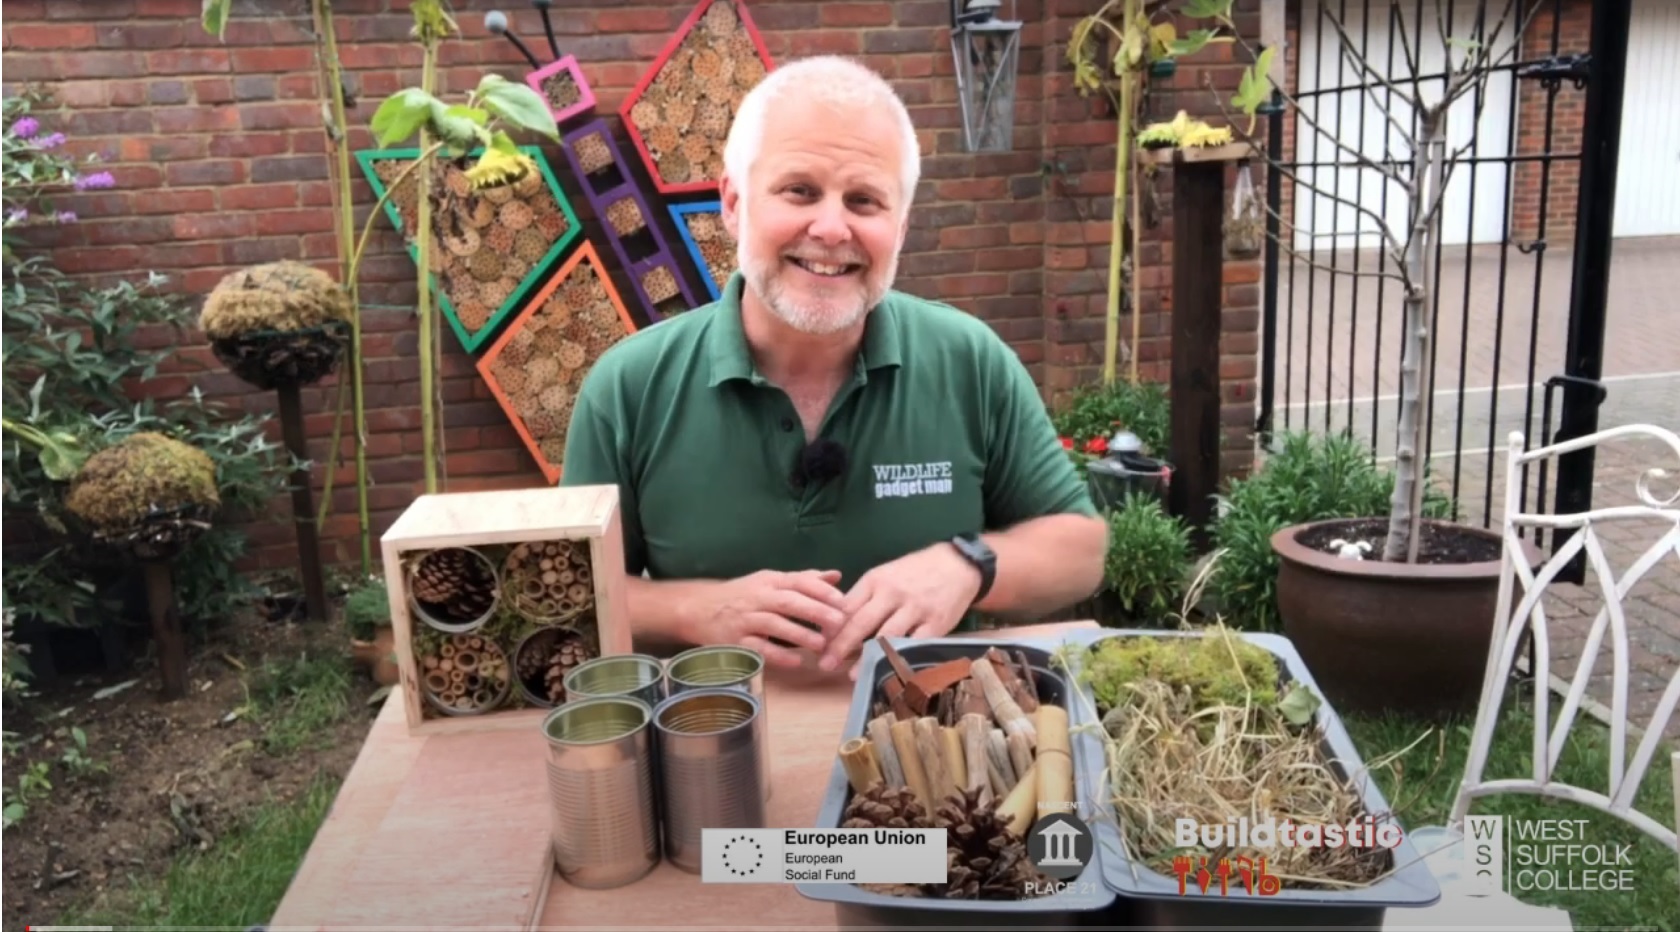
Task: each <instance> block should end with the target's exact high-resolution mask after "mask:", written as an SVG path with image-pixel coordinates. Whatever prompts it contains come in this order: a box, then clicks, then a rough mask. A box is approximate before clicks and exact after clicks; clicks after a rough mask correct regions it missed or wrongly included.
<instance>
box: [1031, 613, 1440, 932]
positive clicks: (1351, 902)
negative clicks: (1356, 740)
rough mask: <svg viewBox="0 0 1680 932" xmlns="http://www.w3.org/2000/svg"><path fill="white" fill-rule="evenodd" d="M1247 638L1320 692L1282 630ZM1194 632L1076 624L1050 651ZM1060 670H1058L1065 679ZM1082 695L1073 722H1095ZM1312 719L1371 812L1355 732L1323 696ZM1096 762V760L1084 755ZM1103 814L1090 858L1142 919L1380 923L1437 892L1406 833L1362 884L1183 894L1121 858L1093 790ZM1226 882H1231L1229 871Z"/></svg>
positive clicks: (1372, 797) (1375, 801)
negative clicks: (1383, 868)
mask: <svg viewBox="0 0 1680 932" xmlns="http://www.w3.org/2000/svg"><path fill="white" fill-rule="evenodd" d="M1233 633H1234V634H1236V635H1237V636H1239V637H1242V638H1243V639H1244V640H1246V641H1248V642H1250V643H1252V644H1254V645H1256V646H1258V647H1261V648H1264V649H1266V650H1267V651H1269V652H1271V654H1272V655H1273V656H1274V657H1276V658H1277V660H1278V666H1279V670H1280V672H1281V673H1282V674H1283V676H1284V678H1285V680H1286V681H1287V680H1295V681H1298V682H1300V683H1302V684H1303V685H1305V686H1307V687H1308V688H1310V689H1311V690H1312V691H1313V692H1315V693H1317V694H1318V695H1319V697H1320V698H1322V697H1323V695H1324V694H1323V692H1322V691H1321V690H1320V689H1319V688H1318V684H1317V683H1316V682H1315V681H1314V680H1313V678H1312V674H1311V673H1309V672H1308V670H1307V665H1306V662H1305V661H1304V660H1302V659H1301V655H1300V654H1299V653H1297V652H1296V650H1295V647H1294V645H1293V644H1291V643H1290V642H1289V639H1288V638H1284V637H1280V636H1278V635H1275V634H1262V633H1257V632H1247V631H1243V632H1233ZM1200 636H1201V635H1200V633H1199V632H1194V631H1157V630H1143V629H1125V628H1121V629H1115V628H1089V629H1073V630H1070V631H1068V632H1067V633H1066V634H1064V635H1062V636H1061V637H1059V638H1058V639H1057V642H1058V643H1057V644H1056V645H1054V646H1052V647H1051V650H1054V649H1055V648H1056V647H1059V646H1061V645H1062V644H1067V643H1072V644H1077V645H1079V646H1081V647H1083V648H1086V649H1089V648H1090V647H1092V646H1093V645H1095V644H1097V643H1098V642H1099V641H1106V640H1110V639H1114V638H1128V637H1200ZM1067 675H1068V674H1067V673H1066V671H1063V672H1062V676H1063V678H1064V680H1065V679H1066V677H1067ZM1080 693H1081V695H1082V696H1083V698H1082V699H1081V700H1079V701H1077V702H1074V703H1073V706H1074V707H1073V708H1072V709H1070V710H1069V719H1070V722H1072V725H1071V726H1070V727H1074V728H1077V727H1078V726H1079V725H1082V724H1089V723H1092V722H1094V721H1095V714H1096V697H1095V695H1094V694H1093V693H1092V692H1091V690H1090V689H1089V688H1085V687H1081V688H1080ZM1317 718H1318V724H1319V725H1320V726H1321V727H1322V730H1323V734H1324V744H1325V748H1324V751H1325V755H1326V757H1327V758H1329V761H1330V765H1331V766H1332V767H1334V768H1336V770H1337V772H1338V773H1339V775H1341V776H1342V777H1344V778H1347V777H1349V776H1350V775H1351V776H1352V777H1353V779H1352V782H1353V784H1354V785H1355V786H1356V787H1357V788H1358V789H1359V792H1360V796H1361V797H1362V798H1363V800H1364V802H1365V808H1366V810H1367V811H1368V812H1370V813H1372V814H1378V813H1384V812H1387V811H1389V805H1388V801H1387V800H1386V799H1385V798H1384V797H1383V794H1382V791H1381V790H1380V789H1379V788H1378V787H1377V785H1376V782H1375V781H1374V780H1372V779H1371V777H1370V774H1368V773H1366V772H1365V769H1364V762H1363V761H1362V760H1361V759H1360V756H1359V751H1358V750H1357V749H1356V748H1355V747H1354V744H1353V739H1352V738H1351V737H1350V736H1349V735H1348V733H1347V729H1346V728H1345V727H1344V726H1343V725H1342V721H1341V718H1340V717H1339V716H1338V715H1337V714H1336V713H1335V711H1334V710H1333V709H1331V708H1330V705H1329V703H1328V702H1324V703H1323V704H1321V705H1320V706H1319V707H1318V712H1317ZM1079 739H1084V740H1085V741H1087V742H1089V745H1094V746H1095V747H1094V749H1093V748H1092V747H1090V746H1087V747H1086V748H1085V755H1084V756H1083V757H1082V758H1079V756H1078V755H1075V756H1076V758H1077V759H1079V760H1081V761H1082V762H1084V764H1085V766H1087V767H1094V772H1093V773H1092V774H1089V775H1087V778H1088V779H1089V781H1090V783H1091V785H1092V786H1093V787H1094V786H1097V785H1098V784H1100V783H1101V782H1102V781H1103V779H1104V770H1105V768H1106V762H1105V761H1104V755H1103V753H1102V750H1101V743H1100V739H1099V738H1098V737H1097V736H1096V735H1094V734H1089V733H1086V734H1081V735H1080V736H1078V738H1076V740H1079ZM1092 761H1095V763H1094V764H1093V763H1091V762H1092ZM1092 795H1093V797H1094V798H1096V799H1097V807H1098V811H1099V812H1100V815H1099V816H1097V818H1096V819H1095V820H1094V821H1093V823H1092V825H1093V830H1094V832H1095V834H1096V840H1097V858H1096V863H1098V864H1100V865H1101V866H1102V874H1103V880H1104V881H1105V882H1106V884H1107V885H1108V886H1109V888H1110V889H1112V890H1114V891H1115V892H1116V893H1118V894H1119V895H1120V898H1121V900H1122V902H1123V903H1126V904H1127V907H1128V909H1127V912H1128V913H1129V914H1130V916H1129V918H1130V919H1131V920H1132V921H1135V922H1137V923H1138V924H1140V925H1143V926H1247V927H1298V926H1311V925H1332V926H1338V927H1371V928H1377V927H1380V926H1381V925H1382V923H1383V918H1384V916H1385V914H1386V911H1387V910H1388V909H1391V908H1421V907H1426V906H1431V905H1433V904H1435V903H1436V902H1438V901H1439V900H1440V899H1441V887H1440V885H1439V884H1438V883H1437V882H1436V881H1435V876H1434V874H1432V873H1430V871H1429V867H1428V865H1427V864H1425V863H1424V861H1423V858H1422V857H1421V856H1420V855H1419V854H1418V851H1417V849H1416V848H1414V847H1413V846H1412V843H1411V839H1410V836H1409V834H1403V835H1402V838H1401V841H1400V845H1399V847H1397V848H1395V849H1394V859H1395V864H1396V865H1398V866H1399V869H1398V870H1396V871H1394V872H1393V873H1392V874H1390V875H1389V876H1388V877H1387V878H1385V879H1383V880H1381V881H1379V882H1377V883H1375V884H1372V885H1370V886H1368V887H1362V888H1358V889H1349V890H1291V889H1287V888H1285V889H1283V890H1280V891H1278V892H1277V893H1276V894H1273V895H1271V896H1265V897H1262V896H1258V895H1251V894H1250V893H1249V892H1248V891H1247V890H1246V889H1242V888H1241V887H1240V885H1238V886H1235V887H1231V888H1229V889H1228V891H1227V893H1226V894H1225V895H1223V896H1222V895H1220V893H1219V891H1218V888H1217V886H1215V887H1210V888H1209V891H1208V892H1207V893H1203V892H1202V891H1201V890H1200V888H1198V887H1195V886H1191V887H1190V888H1189V889H1188V890H1186V892H1185V893H1184V894H1180V893H1179V892H1178V878H1177V877H1171V876H1168V875H1165V874H1161V873H1158V872H1156V871H1154V870H1152V869H1151V868H1149V867H1146V866H1144V865H1143V864H1140V863H1135V862H1134V861H1133V860H1132V859H1131V858H1130V857H1128V856H1127V854H1126V851H1125V848H1124V846H1123V845H1122V844H1121V842H1120V834H1119V830H1118V828H1117V825H1116V817H1115V813H1114V808H1113V806H1112V805H1111V804H1109V802H1108V794H1107V793H1106V792H1101V793H1098V792H1093V794H1092ZM1401 828H1402V831H1404V828H1405V827H1404V826H1401ZM1232 883H1233V884H1235V883H1236V881H1235V879H1234V878H1233V880H1232Z"/></svg>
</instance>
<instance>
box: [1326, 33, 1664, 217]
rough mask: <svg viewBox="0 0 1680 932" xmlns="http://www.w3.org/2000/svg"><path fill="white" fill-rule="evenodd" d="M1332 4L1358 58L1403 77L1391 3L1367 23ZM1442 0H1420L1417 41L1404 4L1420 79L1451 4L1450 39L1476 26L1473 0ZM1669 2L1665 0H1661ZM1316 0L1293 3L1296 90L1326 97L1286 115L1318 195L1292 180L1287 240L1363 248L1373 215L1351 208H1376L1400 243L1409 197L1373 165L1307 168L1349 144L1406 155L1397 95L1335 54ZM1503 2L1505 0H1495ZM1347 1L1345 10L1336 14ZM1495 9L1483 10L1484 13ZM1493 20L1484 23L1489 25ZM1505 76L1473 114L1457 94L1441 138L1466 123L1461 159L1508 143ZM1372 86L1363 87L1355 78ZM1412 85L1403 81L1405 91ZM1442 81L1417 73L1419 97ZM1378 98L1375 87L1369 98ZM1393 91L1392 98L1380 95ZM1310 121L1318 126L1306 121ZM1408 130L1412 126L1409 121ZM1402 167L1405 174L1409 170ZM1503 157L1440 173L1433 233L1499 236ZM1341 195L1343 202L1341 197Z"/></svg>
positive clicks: (1435, 71)
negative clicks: (1292, 232)
mask: <svg viewBox="0 0 1680 932" xmlns="http://www.w3.org/2000/svg"><path fill="white" fill-rule="evenodd" d="M1327 2H1328V7H1329V10H1330V11H1331V12H1332V13H1334V14H1335V15H1336V16H1337V17H1338V18H1340V19H1341V22H1342V26H1343V29H1344V30H1345V31H1346V33H1347V35H1348V38H1349V39H1350V40H1351V41H1352V44H1353V48H1355V49H1357V50H1359V51H1360V52H1361V54H1362V57H1363V58H1364V60H1365V61H1366V62H1368V63H1370V65H1371V66H1372V67H1373V68H1377V69H1379V70H1380V71H1381V72H1382V73H1383V74H1384V75H1385V76H1388V77H1391V78H1392V77H1399V76H1409V75H1410V74H1411V69H1410V66H1409V65H1408V64H1407V54H1406V48H1407V44H1408V43H1403V42H1401V41H1399V40H1398V39H1397V38H1396V39H1394V40H1393V41H1391V37H1393V35H1394V30H1393V29H1391V28H1390V22H1389V17H1390V15H1391V14H1390V9H1391V8H1390V7H1389V5H1388V4H1380V5H1379V4H1371V5H1370V6H1371V8H1372V12H1371V19H1372V20H1373V21H1372V22H1371V23H1370V24H1369V28H1367V24H1366V23H1365V22H1364V21H1363V19H1362V16H1363V9H1364V7H1365V4H1362V3H1342V2H1340V0H1327ZM1436 2H1439V0H1425V2H1423V3H1422V4H1421V5H1422V8H1423V24H1424V28H1423V29H1422V30H1421V35H1422V42H1421V43H1420V42H1419V41H1418V36H1419V35H1420V30H1419V29H1418V27H1417V23H1416V22H1415V18H1416V15H1417V8H1418V4H1411V3H1407V4H1402V5H1401V6H1403V7H1404V8H1405V9H1404V13H1403V14H1402V15H1403V16H1404V18H1405V30H1406V36H1407V39H1408V41H1409V45H1410V48H1411V50H1412V54H1413V55H1418V54H1419V50H1420V47H1421V65H1420V68H1419V73H1420V74H1422V75H1424V76H1426V77H1428V76H1432V75H1440V74H1441V73H1442V71H1443V69H1444V67H1445V62H1446V56H1445V47H1444V45H1443V43H1442V41H1441V38H1440V32H1441V30H1440V26H1439V22H1440V19H1441V18H1444V16H1445V15H1446V12H1447V11H1446V9H1445V7H1446V6H1449V5H1450V6H1452V7H1453V8H1454V9H1453V16H1454V18H1455V19H1456V20H1457V22H1456V23H1454V24H1453V26H1452V27H1451V36H1452V37H1453V38H1455V39H1456V38H1459V37H1465V38H1468V37H1469V36H1470V35H1472V34H1473V31H1474V27H1475V11H1474V9H1473V8H1474V6H1475V4H1471V3H1457V4H1443V6H1442V8H1441V9H1437V8H1436V6H1435V3H1436ZM1659 2H1663V3H1665V4H1666V2H1667V0H1659ZM1324 4H1325V0H1301V33H1300V43H1301V54H1300V58H1299V61H1300V65H1299V71H1298V73H1297V83H1298V86H1299V90H1300V92H1301V93H1306V92H1310V91H1314V90H1317V89H1320V88H1322V89H1324V93H1323V94H1319V95H1311V96H1307V97H1304V98H1302V99H1301V110H1302V113H1303V114H1304V117H1305V118H1303V119H1298V120H1296V121H1295V132H1296V150H1295V161H1296V162H1297V163H1299V164H1301V165H1302V167H1301V168H1300V169H1298V170H1297V171H1298V174H1299V176H1300V178H1301V179H1302V180H1303V181H1304V182H1306V183H1308V184H1311V185H1312V186H1314V187H1316V188H1318V189H1319V190H1318V192H1313V191H1309V190H1306V189H1305V188H1304V187H1300V186H1297V188H1296V194H1295V205H1294V207H1295V218H1296V219H1295V225H1296V236H1295V241H1296V248H1297V249H1306V248H1309V247H1312V246H1316V247H1317V248H1318V249H1320V250H1323V249H1327V248H1356V247H1371V246H1376V245H1378V244H1379V243H1380V241H1381V240H1380V235H1379V234H1377V233H1375V232H1374V231H1375V230H1376V228H1377V227H1376V224H1375V223H1374V222H1373V221H1372V219H1371V218H1370V217H1369V216H1365V215H1364V214H1363V213H1362V212H1361V211H1360V210H1358V209H1355V208H1354V207H1353V206H1352V205H1353V204H1359V205H1361V206H1362V207H1363V208H1365V209H1366V210H1369V211H1372V212H1374V213H1376V214H1377V215H1379V216H1381V217H1383V218H1384V219H1385V221H1386V222H1387V223H1388V224H1389V226H1390V228H1391V229H1393V230H1395V231H1396V235H1397V236H1399V237H1400V238H1401V239H1402V240H1404V237H1405V232H1404V225H1405V222H1406V213H1407V211H1406V198H1405V194H1404V192H1403V190H1402V189H1401V188H1400V187H1399V186H1398V185H1396V184H1394V183H1393V182H1391V181H1388V180H1387V179H1385V178H1383V177H1382V176H1381V175H1379V174H1378V173H1377V172H1375V171H1372V170H1370V169H1367V168H1357V167H1330V166H1328V165H1326V166H1323V167H1316V168H1314V167H1310V166H1312V164H1313V163H1332V162H1336V163H1342V164H1343V165H1345V164H1346V163H1348V162H1350V160H1351V159H1352V156H1351V155H1350V154H1349V153H1348V152H1347V151H1346V150H1345V149H1342V148H1341V147H1340V146H1338V144H1337V141H1338V140H1339V141H1340V143H1341V145H1342V146H1347V147H1350V148H1356V149H1357V150H1358V151H1359V153H1360V154H1362V155H1363V156H1364V157H1366V158H1369V159H1371V160H1373V161H1378V162H1381V161H1384V160H1388V159H1392V160H1399V161H1402V162H1407V161H1409V160H1410V158H1411V149H1410V146H1409V145H1408V144H1407V142H1406V135H1405V134H1402V133H1401V131H1400V130H1398V129H1396V128H1395V127H1394V126H1393V125H1392V124H1391V123H1390V122H1389V120H1388V119H1387V118H1386V117H1385V116H1384V115H1383V109H1384V107H1387V108H1388V109H1389V110H1390V111H1391V112H1393V113H1394V115H1395V116H1396V118H1397V119H1398V120H1399V122H1400V124H1401V125H1402V126H1407V127H1409V126H1410V119H1409V109H1408V108H1407V106H1406V105H1405V103H1404V102H1403V101H1402V100H1401V99H1398V96H1397V95H1391V94H1390V92H1388V91H1386V90H1384V89H1383V88H1382V87H1381V85H1380V84H1377V82H1375V81H1373V80H1372V79H1371V78H1370V77H1368V76H1366V75H1365V74H1364V73H1363V72H1362V71H1361V70H1360V68H1359V66H1358V64H1356V63H1355V62H1354V61H1352V60H1349V58H1348V57H1347V56H1345V55H1343V54H1342V41H1343V40H1342V39H1341V37H1340V36H1339V35H1338V34H1337V32H1336V28H1335V26H1334V25H1333V24H1332V23H1331V21H1330V20H1328V19H1325V18H1323V14H1322V11H1321V7H1322V6H1323V5H1324ZM1491 6H1492V8H1494V9H1496V10H1497V9H1503V5H1502V4H1492V5H1491ZM1344 7H1345V8H1346V10H1347V12H1346V15H1345V17H1344V16H1343V15H1342V13H1341V11H1342V9H1343V8H1344ZM1491 18H1492V17H1490V19H1491ZM1489 28H1491V23H1490V24H1489ZM1513 32H1514V30H1513V29H1512V27H1511V26H1510V25H1507V26H1506V27H1505V29H1504V30H1503V32H1502V33H1501V34H1500V36H1499V41H1500V44H1501V45H1502V46H1506V47H1508V46H1509V45H1510V43H1511V42H1512V41H1513V38H1512V34H1513ZM1464 54H1465V53H1464V52H1463V51H1462V50H1455V56H1454V57H1455V58H1456V59H1458V60H1460V61H1462V59H1463V55H1464ZM1512 83H1513V82H1512V77H1511V73H1510V71H1501V72H1496V73H1495V74H1494V75H1492V76H1491V77H1490V78H1489V79H1488V84H1487V93H1486V95H1485V97H1484V99H1483V101H1482V103H1481V119H1480V120H1477V119H1476V110H1477V102H1476V99H1475V97H1474V95H1466V96H1465V97H1462V98H1460V99H1459V100H1458V101H1457V102H1456V103H1455V104H1454V105H1453V108H1452V109H1451V110H1450V111H1449V112H1448V119H1447V145H1448V147H1449V151H1451V150H1453V149H1456V148H1457V147H1458V146H1462V145H1464V144H1465V143H1467V142H1469V141H1470V139H1471V136H1472V130H1473V129H1475V128H1477V127H1478V124H1479V133H1478V134H1477V135H1476V144H1475V146H1474V147H1473V148H1472V149H1470V150H1468V151H1467V152H1466V153H1465V155H1466V158H1467V159H1469V158H1474V157H1476V156H1477V155H1480V156H1482V157H1484V158H1501V157H1503V156H1504V155H1505V154H1506V153H1507V152H1509V151H1510V147H1509V139H1510V132H1511V108H1512V93H1513V88H1512ZM1365 85H1377V87H1376V89H1375V90H1371V91H1367V90H1365V89H1364V87H1363V86H1365ZM1407 90H1408V92H1409V88H1407ZM1441 90H1442V82H1441V81H1440V80H1435V81H1429V82H1425V83H1424V85H1423V94H1424V99H1425V100H1426V101H1428V100H1439V99H1440V96H1441ZM1372 95H1376V96H1374V97H1373V96H1372ZM1390 97H1395V99H1394V100H1393V102H1392V103H1389V102H1388V98H1390ZM1307 119H1311V120H1312V121H1313V122H1315V123H1317V124H1318V127H1319V129H1320V130H1322V131H1323V132H1318V131H1315V130H1314V129H1313V127H1312V126H1311V125H1310V124H1309V123H1308V122H1307ZM1408 132H1409V130H1408ZM1408 174H1409V173H1408ZM1506 175H1507V168H1506V166H1505V165H1503V164H1500V163H1497V162H1482V163H1479V164H1474V163H1471V162H1469V161H1465V162H1461V163H1460V164H1459V165H1458V166H1457V168H1456V169H1454V171H1453V174H1452V178H1451V180H1450V181H1449V182H1448V186H1447V196H1446V201H1445V203H1444V204H1443V213H1442V226H1441V234H1442V238H1443V240H1444V241H1445V242H1446V243H1448V244H1462V243H1465V242H1476V243H1487V242H1499V240H1500V238H1501V237H1502V236H1503V235H1504V231H1505V210H1506V207H1505V205H1506ZM1338 200H1341V201H1346V202H1349V203H1338Z"/></svg>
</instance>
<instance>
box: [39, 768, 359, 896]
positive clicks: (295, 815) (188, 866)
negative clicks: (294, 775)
mask: <svg viewBox="0 0 1680 932" xmlns="http://www.w3.org/2000/svg"><path fill="white" fill-rule="evenodd" d="M337 793H338V781H337V780H334V779H326V778H322V779H321V780H318V781H317V782H315V783H314V784H313V785H311V786H310V788H309V790H308V791H307V792H305V793H304V794H303V795H302V796H300V797H298V798H296V799H292V800H287V801H275V802H271V803H269V804H267V805H265V806H262V807H260V808H258V809H256V810H254V811H253V812H252V813H251V816H250V818H249V819H248V820H247V821H246V822H245V824H244V825H242V826H241V827H240V828H239V830H238V831H236V832H234V833H232V834H231V835H229V836H227V837H225V838H223V839H221V840H220V841H218V842H217V844H216V846H215V847H214V848H212V849H210V850H209V851H207V852H204V853H203V854H196V853H195V854H186V855H182V856H181V857H179V858H177V859H176V861H175V863H174V865H173V866H172V867H171V868H170V870H169V873H168V874H166V875H164V876H163V877H147V878H138V877H137V878H134V880H133V886H132V889H131V890H130V891H129V895H128V897H127V898H126V902H125V904H124V906H123V907H122V908H121V909H109V908H107V909H105V910H99V911H96V912H92V913H89V914H86V915H80V916H76V917H74V918H71V919H67V920H65V922H64V924H66V925H114V926H118V927H122V926H153V927H158V928H176V929H180V928H195V927H196V928H232V927H248V926H251V925H255V924H257V923H266V922H267V921H268V918H269V917H270V916H271V915H273V914H274V910H275V909H276V908H277V907H278V906H279V905H280V898H281V897H282V896H284V895H285V893H286V888H287V887H288V886H290V885H291V882H292V875H293V873H294V872H296V871H297V868H298V865H299V864H302V863H303V856H304V854H305V853H306V852H307V851H308V850H309V844H310V842H312V841H314V839H315V833H316V831H317V830H319V829H320V827H321V822H322V820H324V819H325V818H326V817H327V811H328V810H329V809H330V808H331V806H332V801H333V797H334V796H335V795H336V794H337Z"/></svg>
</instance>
